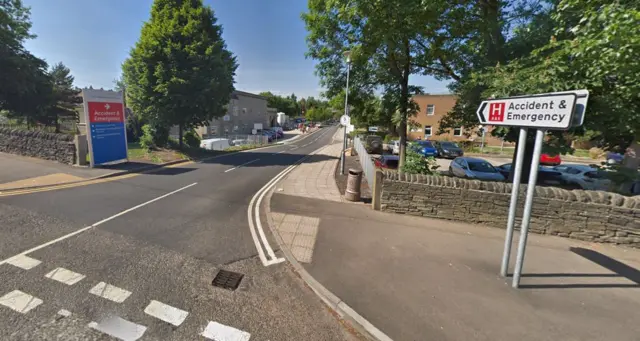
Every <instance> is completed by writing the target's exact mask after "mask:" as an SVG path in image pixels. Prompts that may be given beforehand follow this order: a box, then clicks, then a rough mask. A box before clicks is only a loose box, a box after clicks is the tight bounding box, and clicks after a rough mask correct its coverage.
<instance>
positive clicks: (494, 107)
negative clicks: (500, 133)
mask: <svg viewBox="0 0 640 341" xmlns="http://www.w3.org/2000/svg"><path fill="white" fill-rule="evenodd" d="M505 104H506V103H504V102H496V103H490V104H489V121H494V122H502V121H504V107H505Z"/></svg>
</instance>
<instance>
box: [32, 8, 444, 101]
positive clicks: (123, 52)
mask: <svg viewBox="0 0 640 341" xmlns="http://www.w3.org/2000/svg"><path fill="white" fill-rule="evenodd" d="M23 2H24V4H25V5H26V6H29V7H31V21H32V22H33V27H32V33H34V34H36V35H37V38H35V39H33V40H29V41H27V43H26V44H25V45H26V48H27V49H28V50H29V51H31V52H32V53H33V54H34V55H36V56H38V57H40V58H43V59H45V60H46V61H47V62H48V63H49V64H50V65H52V64H55V63H58V62H62V63H63V64H65V65H66V66H67V67H69V68H70V69H71V73H72V75H73V76H74V77H75V85H76V86H78V87H81V88H82V87H88V86H90V85H91V86H93V87H94V88H105V89H110V88H112V87H113V80H114V79H116V78H118V77H119V75H120V73H121V65H122V62H123V61H124V60H125V59H126V58H127V56H128V54H129V51H130V49H131V47H133V46H134V45H135V43H136V41H137V40H138V38H139V37H140V29H141V27H142V24H143V23H144V22H145V21H146V20H148V19H149V15H150V14H149V13H150V9H151V4H152V2H153V0H23ZM306 3H307V2H306V1H305V0H205V4H207V5H210V6H211V7H212V8H213V10H214V12H215V15H216V17H217V18H218V23H219V24H221V25H222V28H223V38H224V39H225V41H226V43H227V46H228V48H229V49H230V50H231V51H232V52H233V53H234V54H235V55H236V57H237V59H238V64H239V66H238V70H237V72H236V79H235V81H236V84H235V87H236V89H238V90H242V91H247V92H252V93H259V92H262V91H271V92H272V93H275V94H279V95H289V94H291V93H295V94H296V96H297V97H298V98H300V97H308V96H314V97H318V96H319V95H320V92H321V91H322V90H323V89H322V88H321V87H320V84H319V79H318V78H317V77H316V76H315V75H314V61H313V60H311V59H306V58H305V52H306V51H307V45H306V41H305V37H306V35H307V32H306V29H305V26H304V22H303V21H302V19H300V14H301V13H302V12H304V11H306V9H307V8H306ZM411 83H412V84H415V85H420V86H423V87H424V91H425V92H427V93H446V92H448V90H447V89H446V84H445V83H443V82H439V81H437V80H435V79H433V78H431V77H424V76H412V79H411Z"/></svg>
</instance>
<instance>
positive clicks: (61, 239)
mask: <svg viewBox="0 0 640 341" xmlns="http://www.w3.org/2000/svg"><path fill="white" fill-rule="evenodd" d="M197 184H198V183H197V182H194V183H192V184H191V185H187V186H184V187H182V188H178V189H177V190H175V191H173V192H169V193H167V194H164V195H161V196H159V197H157V198H155V199H151V200H149V201H147V202H143V203H142V204H140V205H137V206H134V207H131V208H129V209H126V210H124V211H122V212H120V213H118V214H115V215H112V216H111V217H109V218H106V219H103V220H100V221H99V222H97V223H95V224H93V225H90V226H87V227H83V228H81V229H79V230H77V231H74V232H71V233H69V234H65V235H64V236H62V237H59V238H56V239H54V240H50V241H48V242H46V243H44V244H40V245H38V246H36V247H33V248H31V249H29V250H26V251H23V252H20V253H19V254H17V255H15V256H11V257H9V258H7V259H4V260H2V261H0V265H2V264H4V263H9V261H11V260H12V259H15V258H18V257H21V256H25V255H27V254H30V253H31V252H34V251H38V250H40V249H43V248H45V247H47V246H50V245H53V244H55V243H58V242H61V241H63V240H65V239H68V238H71V237H73V236H75V235H77V234H80V233H82V232H85V231H88V230H90V229H92V228H94V227H96V226H98V225H100V224H104V223H106V222H108V221H109V220H112V219H115V218H117V217H119V216H121V215H123V214H127V213H129V212H131V211H133V210H137V209H138V208H140V207H143V206H146V205H149V204H151V203H152V202H156V201H158V200H160V199H163V198H166V197H168V196H170V195H172V194H176V193H178V192H180V191H183V190H185V189H187V188H189V187H192V186H195V185H197Z"/></svg>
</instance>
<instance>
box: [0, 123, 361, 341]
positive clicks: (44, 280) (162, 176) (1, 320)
mask: <svg viewBox="0 0 640 341" xmlns="http://www.w3.org/2000/svg"><path fill="white" fill-rule="evenodd" d="M335 130H336V128H335V127H328V128H324V129H321V130H319V131H318V132H316V133H313V134H310V135H308V136H305V137H303V138H300V139H299V140H297V141H295V142H292V143H291V144H288V145H280V146H272V147H269V148H264V149H258V150H254V151H247V152H242V153H236V154H230V155H226V156H221V157H217V158H215V159H211V160H208V161H204V162H200V163H190V164H186V165H184V164H183V165H179V166H176V167H172V168H164V169H161V170H158V171H156V172H152V173H147V174H140V175H138V176H134V177H128V178H124V179H116V180H113V181H108V182H101V183H95V184H89V185H85V186H80V187H74V188H68V189H60V190H54V191H46V192H38V193H31V194H22V195H16V196H8V197H2V198H0V217H1V218H0V278H1V279H2V281H0V340H118V339H121V340H218V341H245V340H249V339H250V340H272V341H276V340H354V339H355V337H354V336H353V335H352V334H351V333H349V332H348V331H346V330H345V329H344V328H343V326H342V325H341V324H340V323H339V321H338V320H337V319H336V318H335V317H334V316H333V315H331V313H329V311H328V310H327V308H325V306H324V305H323V304H322V303H321V302H320V300H319V299H318V298H317V297H316V296H315V294H313V292H311V290H309V289H308V288H306V287H305V286H304V285H303V284H302V281H301V280H300V279H299V278H298V277H296V275H295V274H294V273H293V272H292V271H291V269H290V267H289V266H288V265H287V264H286V262H281V260H282V259H281V255H280V253H279V250H277V244H275V243H274V242H273V241H272V240H271V237H270V234H269V231H268V228H267V227H266V226H262V227H263V229H262V230H260V228H259V226H256V225H259V224H258V223H257V222H256V221H253V220H252V221H251V223H250V222H249V219H250V218H251V219H253V218H252V217H253V216H255V210H253V208H252V207H253V206H251V207H250V204H252V205H255V204H256V203H257V201H259V196H256V193H258V192H259V191H260V190H261V189H262V188H263V187H265V185H267V184H268V183H269V182H270V180H271V179H273V178H274V177H276V176H277V175H278V174H280V173H281V172H283V171H285V170H286V169H287V168H288V167H289V166H290V165H292V164H294V163H296V162H298V161H300V160H301V159H302V158H304V157H305V156H306V155H308V154H309V153H311V152H313V151H314V150H317V149H319V148H321V147H322V146H324V145H326V144H327V143H328V142H329V141H330V140H331V138H332V135H333V133H334V132H335ZM265 241H266V243H265ZM220 269H224V270H229V271H233V272H237V273H240V274H243V275H244V277H243V278H242V280H241V282H240V284H239V287H238V288H237V289H236V290H229V289H224V288H219V287H215V286H213V285H212V281H213V279H214V276H216V274H218V271H219V270H220Z"/></svg>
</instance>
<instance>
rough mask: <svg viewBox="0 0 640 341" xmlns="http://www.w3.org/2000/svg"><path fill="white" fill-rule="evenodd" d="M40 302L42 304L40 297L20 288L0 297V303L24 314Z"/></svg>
mask: <svg viewBox="0 0 640 341" xmlns="http://www.w3.org/2000/svg"><path fill="white" fill-rule="evenodd" d="M40 304H42V300H41V299H39V298H37V297H35V296H31V295H29V294H27V293H24V292H22V291H20V290H14V291H12V292H10V293H8V294H6V295H4V296H2V297H0V305H3V306H5V307H7V308H11V309H13V310H15V311H17V312H19V313H20V314H24V313H26V312H28V311H29V310H31V309H33V308H35V307H37V306H39V305H40Z"/></svg>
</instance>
